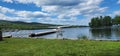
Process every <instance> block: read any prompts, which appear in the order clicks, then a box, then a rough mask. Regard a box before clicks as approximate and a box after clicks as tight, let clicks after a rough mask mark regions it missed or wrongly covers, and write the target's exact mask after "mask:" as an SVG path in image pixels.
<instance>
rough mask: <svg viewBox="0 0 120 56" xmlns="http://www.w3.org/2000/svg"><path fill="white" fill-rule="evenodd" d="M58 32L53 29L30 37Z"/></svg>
mask: <svg viewBox="0 0 120 56" xmlns="http://www.w3.org/2000/svg"><path fill="white" fill-rule="evenodd" d="M57 31H58V30H57V29H53V30H51V31H46V32H39V33H32V34H30V35H29V37H36V36H43V35H48V34H52V33H56V32H57Z"/></svg>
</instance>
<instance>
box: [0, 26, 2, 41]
mask: <svg viewBox="0 0 120 56" xmlns="http://www.w3.org/2000/svg"><path fill="white" fill-rule="evenodd" d="M2 40H3V38H2V30H1V28H0V41H2Z"/></svg>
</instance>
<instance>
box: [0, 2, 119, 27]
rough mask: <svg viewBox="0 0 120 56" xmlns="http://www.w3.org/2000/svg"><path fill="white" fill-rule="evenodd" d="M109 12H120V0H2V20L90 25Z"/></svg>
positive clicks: (113, 13)
mask: <svg viewBox="0 0 120 56" xmlns="http://www.w3.org/2000/svg"><path fill="white" fill-rule="evenodd" d="M105 15H109V16H111V17H114V16H115V15H120V0H0V20H10V21H25V22H39V23H49V24H64V25H88V23H89V22H90V19H91V18H92V17H96V16H105Z"/></svg>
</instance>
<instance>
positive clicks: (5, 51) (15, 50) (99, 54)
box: [0, 38, 120, 56]
mask: <svg viewBox="0 0 120 56" xmlns="http://www.w3.org/2000/svg"><path fill="white" fill-rule="evenodd" d="M119 52H120V42H117V41H92V40H57V39H32V38H21V39H20V38H11V39H4V41H0V56H120V53H119Z"/></svg>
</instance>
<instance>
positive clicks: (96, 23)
mask: <svg viewBox="0 0 120 56" xmlns="http://www.w3.org/2000/svg"><path fill="white" fill-rule="evenodd" d="M89 26H90V27H103V26H112V20H111V17H110V16H105V17H102V16H100V17H94V18H92V19H91V22H90V23H89Z"/></svg>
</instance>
